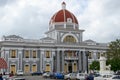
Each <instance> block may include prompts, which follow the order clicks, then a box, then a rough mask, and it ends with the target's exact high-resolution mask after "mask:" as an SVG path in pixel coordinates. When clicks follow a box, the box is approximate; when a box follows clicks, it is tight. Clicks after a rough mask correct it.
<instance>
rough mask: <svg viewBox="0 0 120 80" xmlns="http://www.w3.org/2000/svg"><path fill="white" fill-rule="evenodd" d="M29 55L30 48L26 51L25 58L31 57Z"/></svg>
mask: <svg viewBox="0 0 120 80" xmlns="http://www.w3.org/2000/svg"><path fill="white" fill-rule="evenodd" d="M29 57H30V53H29V50H26V51H25V58H29Z"/></svg>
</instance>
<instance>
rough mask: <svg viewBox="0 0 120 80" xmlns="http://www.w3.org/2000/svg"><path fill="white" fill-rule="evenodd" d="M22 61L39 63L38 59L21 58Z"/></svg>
mask: <svg viewBox="0 0 120 80" xmlns="http://www.w3.org/2000/svg"><path fill="white" fill-rule="evenodd" d="M23 60H24V61H26V62H28V61H33V62H36V61H39V58H23Z"/></svg>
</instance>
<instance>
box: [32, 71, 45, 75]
mask: <svg viewBox="0 0 120 80" xmlns="http://www.w3.org/2000/svg"><path fill="white" fill-rule="evenodd" d="M42 74H43V73H42V72H38V71H37V72H33V73H31V75H32V76H34V75H42Z"/></svg>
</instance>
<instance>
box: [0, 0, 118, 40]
mask: <svg viewBox="0 0 120 80" xmlns="http://www.w3.org/2000/svg"><path fill="white" fill-rule="evenodd" d="M63 1H64V2H66V5H67V6H66V8H67V9H68V10H69V11H70V12H72V13H73V14H74V15H75V16H76V17H77V19H78V21H79V28H80V29H84V30H85V32H84V34H83V38H84V40H86V39H92V40H94V41H97V42H110V41H112V40H115V39H117V38H120V0H0V37H2V36H3V35H6V36H7V35H13V34H15V35H20V36H22V37H23V38H27V39H28V38H29V39H40V38H42V37H44V36H45V35H44V33H45V32H46V31H48V27H49V21H50V18H51V17H52V16H53V14H54V13H55V12H57V11H58V10H60V9H61V3H62V2H63Z"/></svg>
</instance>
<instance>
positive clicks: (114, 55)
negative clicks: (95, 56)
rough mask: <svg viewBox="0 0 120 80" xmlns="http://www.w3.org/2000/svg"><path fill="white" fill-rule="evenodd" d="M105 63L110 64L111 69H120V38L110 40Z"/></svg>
mask: <svg viewBox="0 0 120 80" xmlns="http://www.w3.org/2000/svg"><path fill="white" fill-rule="evenodd" d="M107 58H108V60H107V65H108V64H110V65H111V70H113V71H117V70H120V39H116V41H112V42H111V43H110V45H109V49H108V50H107Z"/></svg>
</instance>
